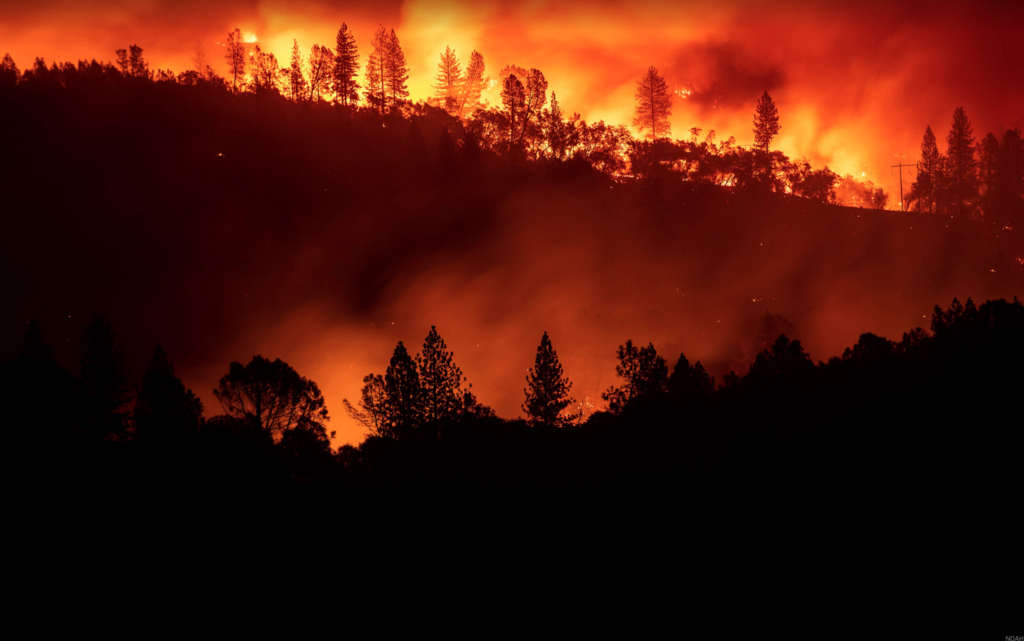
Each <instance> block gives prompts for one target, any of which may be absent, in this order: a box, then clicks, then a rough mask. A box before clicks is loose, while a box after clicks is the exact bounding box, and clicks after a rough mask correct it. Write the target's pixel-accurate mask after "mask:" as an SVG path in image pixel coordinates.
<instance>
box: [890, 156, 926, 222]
mask: <svg viewBox="0 0 1024 641" xmlns="http://www.w3.org/2000/svg"><path fill="white" fill-rule="evenodd" d="M920 165H921V163H914V164H913V165H904V164H903V163H902V162H901V163H900V164H898V165H893V166H892V169H890V170H889V175H890V176H891V175H892V170H893V169H896V168H897V167H899V168H900V211H906V208H905V207H904V206H903V168H904V167H906V168H907V169H914V170H916V171H920V170H921V166H920Z"/></svg>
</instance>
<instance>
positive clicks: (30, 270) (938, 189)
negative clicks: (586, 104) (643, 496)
mask: <svg viewBox="0 0 1024 641" xmlns="http://www.w3.org/2000/svg"><path fill="white" fill-rule="evenodd" d="M223 43H224V44H223V46H222V47H217V48H216V49H215V50H208V49H205V48H204V47H203V46H202V45H199V46H197V47H196V48H195V51H193V52H192V55H191V58H192V60H191V62H192V68H191V69H186V70H182V71H172V70H169V69H163V68H154V67H153V65H151V63H150V62H149V60H148V58H147V52H146V50H145V48H144V47H142V46H139V45H138V44H130V45H125V46H124V47H123V48H118V49H115V50H114V51H112V52H111V55H112V56H113V58H112V59H111V61H109V62H105V61H98V60H88V61H86V60H81V61H77V62H76V63H71V62H63V63H62V62H49V63H48V62H47V61H45V60H43V59H42V58H36V59H35V60H34V61H32V62H31V63H28V64H26V63H25V62H23V63H22V64H23V65H24V66H23V67H19V65H18V62H16V61H15V60H14V58H13V57H12V56H10V55H8V56H5V57H4V58H3V60H2V62H0V143H2V145H3V148H4V150H5V152H6V153H5V154H4V155H3V159H0V188H2V190H3V194H4V196H3V199H4V209H5V211H7V212H9V214H8V215H7V219H8V220H9V223H8V225H7V226H8V230H7V232H6V234H7V237H8V238H9V239H15V242H9V243H7V244H6V245H5V249H4V251H3V254H2V257H0V259H2V264H3V284H4V287H5V291H6V292H10V295H9V297H8V305H10V310H11V313H9V314H5V315H4V318H3V324H2V326H0V331H2V333H3V336H4V339H3V342H2V343H0V345H2V347H3V349H4V355H5V356H6V357H7V358H8V360H6V361H4V362H3V364H2V381H0V383H2V387H3V390H4V394H5V396H7V397H8V400H9V402H10V404H11V405H12V406H13V407H16V408H18V409H17V410H16V412H15V415H16V421H15V423H16V424H17V425H19V426H21V428H20V429H19V431H18V435H17V438H18V439H19V442H24V443H25V444H27V445H28V446H29V447H30V448H56V449H57V450H58V451H62V452H64V451H67V452H72V451H75V450H74V448H86V449H87V450H88V451H89V452H92V453H93V454H95V455H96V456H99V457H103V459H104V460H106V461H108V462H110V463H111V465H112V468H111V469H112V470H115V475H116V473H119V472H116V471H118V470H120V471H121V472H124V473H128V472H127V470H129V468H131V465H130V464H129V463H127V462H128V461H132V460H136V459H134V458H133V457H136V458H137V457H140V456H155V457H156V458H157V459H159V460H161V461H164V463H165V464H167V465H173V464H174V461H179V462H180V461H188V462H189V466H187V467H188V469H191V470H193V472H192V473H190V474H193V479H194V480H202V481H204V482H205V481H211V480H221V481H223V480H225V479H229V478H231V479H235V480H237V479H252V480H253V482H254V483H270V484H273V485H279V486H289V485H294V484H299V485H304V484H309V483H312V484H325V485H329V486H333V485H336V484H345V483H370V484H373V483H383V484H389V483H399V484H400V483H405V482H409V481H416V482H425V483H455V482H459V481H467V480H469V481H473V482H481V483H499V484H501V483H505V484H513V485H515V484H524V483H525V484H531V483H542V484H544V483H569V484H572V483H605V482H608V481H616V482H617V481H628V482H644V483H646V482H654V480H655V479H657V480H658V482H661V481H664V480H666V479H671V480H673V481H678V480H680V479H683V478H694V477H701V478H719V477H720V476H729V475H730V474H731V473H732V472H734V471H735V470H737V469H742V475H741V477H742V478H754V476H756V475H757V474H760V473H769V470H768V466H775V465H777V464H778V461H780V460H784V461H787V462H789V463H791V464H793V465H794V466H795V467H794V469H802V470H807V469H810V468H812V467H813V468H814V469H816V470H817V471H818V472H821V471H822V470H821V469H818V468H819V467H820V468H825V467H828V466H829V465H830V463H835V464H836V466H837V468H836V470H846V471H849V470H850V469H853V466H854V465H855V463H854V461H855V460H856V457H857V456H864V455H868V453H870V452H872V450H873V447H874V444H875V443H876V442H877V440H878V439H881V438H886V439H891V440H892V444H893V449H892V450H891V452H890V454H891V455H892V456H895V457H904V456H910V455H911V451H912V450H913V448H914V447H915V444H916V443H918V439H919V438H920V437H921V434H920V429H921V428H920V426H921V425H926V424H929V423H932V424H935V425H936V426H937V427H936V437H935V438H936V439H938V440H935V441H932V442H930V446H934V447H935V448H937V449H938V450H939V451H943V452H944V451H946V450H944V449H943V448H946V447H948V446H949V445H948V443H947V442H945V441H943V440H942V439H945V438H947V436H948V435H949V434H950V433H951V430H954V429H955V426H956V424H957V422H959V421H967V420H969V417H970V416H972V414H973V413H976V412H978V411H981V409H982V408H985V407H990V406H993V405H995V404H998V403H1001V402H1005V400H1006V399H1008V398H1010V397H1011V396H1012V395H1013V394H1014V390H1017V389H1020V386H1021V383H1022V382H1024V381H1022V380H1021V374H1020V371H1021V370H1020V363H1021V357H1022V356H1024V352H1022V350H1024V347H1022V343H1021V341H1022V337H1024V312H1022V306H1021V303H1020V302H1019V301H1018V300H1017V298H1016V296H1017V295H1018V294H1019V292H1021V291H1024V288H1022V285H1024V242H1022V239H1024V142H1022V138H1021V132H1020V129H1019V128H1016V127H1005V128H1002V129H1001V130H999V131H993V132H991V133H989V132H985V133H984V135H982V132H980V131H978V132H975V130H974V128H973V124H972V121H971V117H970V115H969V114H968V112H967V110H966V109H965V108H964V107H962V106H959V103H957V104H950V105H949V106H948V113H949V116H948V120H947V122H933V123H919V124H918V125H915V128H916V129H922V130H923V134H922V136H923V137H922V141H921V144H920V150H919V157H915V158H913V159H912V163H913V172H912V173H911V174H910V177H909V178H906V181H907V182H906V188H905V189H903V187H902V183H901V187H900V191H899V192H898V193H896V194H894V193H891V191H887V190H885V189H882V188H881V187H879V186H878V185H876V184H874V183H872V182H871V181H870V180H868V179H867V178H866V177H865V174H863V173H862V174H861V176H859V177H858V176H856V175H854V174H852V173H850V172H847V171H833V170H832V169H830V168H829V167H828V166H824V165H822V166H817V165H816V164H812V162H811V161H809V160H807V159H806V158H791V157H789V156H788V155H787V154H786V153H784V152H783V151H782V150H781V149H780V148H779V143H780V138H781V137H784V136H786V135H787V129H791V128H798V127H800V126H801V125H800V118H799V116H798V115H797V114H792V113H787V112H786V110H785V108H784V107H783V106H782V105H781V104H777V103H776V101H775V99H774V98H773V95H772V92H773V91H774V87H765V88H763V89H761V90H759V91H758V92H757V94H756V95H755V96H754V97H753V99H751V100H749V103H748V104H747V106H746V109H747V113H748V114H749V115H748V116H747V124H746V125H745V127H746V129H745V130H744V131H743V132H742V134H741V135H742V136H743V137H744V140H746V139H748V138H749V139H751V140H753V144H751V145H746V144H742V145H741V144H737V138H736V135H737V134H738V133H739V132H716V131H705V130H702V129H701V128H699V127H697V126H693V127H692V128H689V129H688V130H686V131H677V130H674V129H673V123H674V122H676V121H674V120H673V119H672V115H673V109H674V108H678V107H679V106H681V105H683V104H684V103H682V102H681V101H684V100H688V99H689V98H691V97H695V96H697V95H698V94H700V93H701V91H700V90H698V89H697V88H694V87H691V88H685V87H684V88H679V87H678V86H672V85H670V83H669V82H668V81H666V77H665V75H666V74H667V73H669V72H668V71H666V70H665V68H664V66H663V67H661V68H659V66H658V65H655V64H650V65H646V66H644V67H640V68H637V69H636V70H635V74H634V84H635V92H633V94H632V101H631V103H630V104H629V112H630V113H631V114H632V118H633V119H632V121H631V124H632V128H630V127H627V126H626V124H625V122H624V123H612V122H605V121H603V120H600V119H598V120H592V121H587V120H585V119H584V118H583V117H581V116H580V115H579V114H578V113H570V112H568V111H563V107H562V103H561V102H560V100H559V97H558V93H559V89H560V88H559V87H558V86H556V84H555V83H554V82H552V81H551V80H549V79H548V77H547V76H546V75H545V73H544V71H543V70H542V69H538V68H532V67H530V68H526V67H519V66H517V65H516V64H514V61H507V60H498V61H493V62H492V61H490V60H487V59H485V57H484V55H483V54H482V53H481V52H480V51H477V50H472V51H464V50H456V49H454V48H452V47H451V46H445V47H444V48H443V49H442V50H440V51H438V52H437V56H436V72H435V74H434V75H433V77H432V82H431V93H430V95H428V96H423V95H415V94H413V92H412V90H411V87H416V86H421V85H418V84H417V83H418V80H415V79H413V77H412V75H411V70H412V66H411V65H410V62H409V60H408V58H407V56H406V53H405V48H406V47H409V46H410V39H408V38H406V37H405V35H404V34H403V33H402V32H401V30H400V29H396V28H393V27H391V26H385V25H384V24H380V25H378V26H377V28H376V29H375V30H373V33H372V39H371V40H370V46H369V48H366V47H365V46H361V41H360V40H358V39H357V37H356V36H355V35H353V29H351V28H350V27H349V25H348V23H342V24H341V25H340V26H339V28H338V29H337V32H336V35H335V36H334V37H333V38H332V39H331V41H330V42H329V43H327V44H313V45H312V47H311V48H309V47H303V46H300V44H299V41H298V39H294V40H293V43H292V47H291V55H290V58H289V59H287V60H286V59H278V58H277V56H276V55H275V54H274V53H271V52H270V51H268V50H266V49H265V48H264V47H263V46H261V44H260V42H259V41H257V40H253V39H250V38H249V37H248V36H247V35H246V34H245V33H244V32H243V31H242V29H240V28H235V29H232V30H230V31H229V32H227V33H226V34H225V36H224V39H223ZM490 89H494V92H492V93H489V94H488V93H486V92H487V91H488V90H490ZM709 91H710V90H709ZM488 96H490V98H488ZM702 99H707V100H711V101H712V102H713V101H714V100H717V98H715V99H712V98H706V97H705V98H702ZM490 100H494V102H493V103H492V102H490ZM627 102H629V101H628V100H627ZM903 165H904V163H902V162H901V163H900V164H899V170H900V171H901V172H902V171H904V167H903ZM903 178H904V176H902V175H901V180H902V179H903ZM957 297H959V298H963V299H965V300H966V303H964V304H961V303H960V302H959V300H958V298H957ZM974 299H977V300H986V301H987V302H985V303H983V304H980V305H975V303H974V302H973V300H974ZM949 300H952V301H953V302H952V304H951V305H950V306H949V307H948V308H943V307H935V303H936V302H937V301H949ZM1011 300H1012V302H1010V301H1011ZM928 318H930V331H925V330H922V329H912V328H914V327H915V326H917V325H921V324H924V323H923V321H924V320H925V319H928ZM428 328H429V329H428ZM865 332H869V333H865ZM870 332H875V333H870ZM424 336H425V338H424ZM888 336H891V337H899V336H902V338H901V339H899V340H890V339H889V338H886V337H888ZM421 340H422V342H421ZM811 354H813V355H814V356H815V357H816V358H819V359H823V360H820V361H819V362H817V363H815V361H814V360H812V358H811ZM978 372H984V373H985V375H984V376H978ZM524 383H525V387H524V386H523V385H524ZM40 407H46V408H47V411H46V412H45V413H43V414H40V413H39V410H38V408H40ZM879 416H880V417H883V419H884V420H883V421H882V423H885V424H888V423H889V422H901V421H902V422H906V421H907V420H908V419H909V418H912V419H913V420H912V421H911V422H912V424H913V425H912V426H910V427H906V426H904V427H903V428H901V429H900V430H897V431H896V432H895V433H894V434H891V435H890V434H887V435H885V436H884V437H883V436H882V435H881V434H880V433H879V432H878V430H879V429H880V428H879V427H878V426H877V425H875V426H872V427H870V428H864V424H865V423H867V422H876V421H875V419H874V418H872V417H879ZM862 428H864V429H863V431H861V430H862ZM339 434H340V435H339ZM965 438H968V439H969V441H970V446H971V447H979V448H981V447H983V445H982V443H983V442H985V439H993V441H992V442H997V443H1002V444H1004V445H1006V448H1007V449H1006V451H1013V449H1012V448H1013V447H1016V446H1017V445H1018V443H1017V440H1016V439H1019V436H1018V434H1017V432H1012V431H1007V430H1002V429H1000V427H999V426H998V425H991V426H986V428H985V429H984V430H983V431H982V432H981V433H977V434H971V435H969V436H967V437H965ZM846 445H849V450H848V451H844V447H845V446H846ZM767 452H771V453H772V454H773V455H777V456H778V458H776V459H775V460H774V462H772V463H769V462H768V461H769V458H768V457H767V455H766V453H767ZM142 453H146V454H142ZM993 456H995V455H993ZM902 460H903V459H901V461H902ZM917 464H918V463H915V465H917ZM72 467H74V465H72ZM75 469H78V468H75ZM132 469H134V468H132ZM154 469H159V470H165V469H167V468H166V467H160V466H158V467H157V468H154ZM79 471H80V470H79ZM829 473H830V474H838V473H839V472H837V471H832V472H829ZM886 473H887V474H892V475H898V474H903V473H906V470H901V469H900V468H899V466H893V467H892V468H891V469H889V468H887V470H886ZM794 474H795V472H794ZM778 478H781V477H778ZM736 482H738V481H736Z"/></svg>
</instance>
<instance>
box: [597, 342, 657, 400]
mask: <svg viewBox="0 0 1024 641" xmlns="http://www.w3.org/2000/svg"><path fill="white" fill-rule="evenodd" d="M616 356H617V357H618V359H619V364H618V365H616V366H615V373H616V374H617V375H618V376H619V378H621V379H622V381H623V382H622V385H619V386H612V387H609V388H608V391H606V392H604V393H603V394H601V398H602V400H605V401H608V409H609V411H611V412H612V413H615V414H617V413H619V412H621V411H622V410H623V409H624V408H625V407H626V405H628V404H629V403H630V402H631V401H634V400H636V399H638V398H642V397H647V396H652V395H655V394H659V393H661V392H664V391H666V390H667V389H668V365H666V364H665V359H664V358H662V357H661V356H658V352H657V351H656V350H655V349H654V345H653V344H651V343H648V344H647V347H640V348H638V347H636V346H635V345H633V341H631V340H628V341H626V344H625V345H620V346H619V349H618V352H617V354H616Z"/></svg>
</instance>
